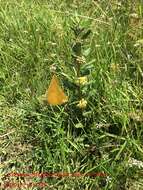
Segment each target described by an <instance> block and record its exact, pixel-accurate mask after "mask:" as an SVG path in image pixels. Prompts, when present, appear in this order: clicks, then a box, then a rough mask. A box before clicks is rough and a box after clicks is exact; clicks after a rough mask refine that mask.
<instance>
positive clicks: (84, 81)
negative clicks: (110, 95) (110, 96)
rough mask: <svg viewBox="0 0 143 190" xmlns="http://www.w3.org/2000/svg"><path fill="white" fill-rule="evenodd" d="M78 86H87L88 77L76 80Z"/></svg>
mask: <svg viewBox="0 0 143 190" xmlns="http://www.w3.org/2000/svg"><path fill="white" fill-rule="evenodd" d="M76 84H78V85H85V84H87V77H78V79H77V80H76Z"/></svg>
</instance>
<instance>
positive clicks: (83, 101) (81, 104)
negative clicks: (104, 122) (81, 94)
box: [77, 98, 87, 108]
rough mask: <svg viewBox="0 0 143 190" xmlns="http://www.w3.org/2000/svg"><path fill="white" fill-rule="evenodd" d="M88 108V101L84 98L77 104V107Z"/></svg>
mask: <svg viewBox="0 0 143 190" xmlns="http://www.w3.org/2000/svg"><path fill="white" fill-rule="evenodd" d="M86 106H87V101H86V100H85V99H84V98H82V99H81V100H80V101H79V103H78V104H77V107H79V108H86Z"/></svg>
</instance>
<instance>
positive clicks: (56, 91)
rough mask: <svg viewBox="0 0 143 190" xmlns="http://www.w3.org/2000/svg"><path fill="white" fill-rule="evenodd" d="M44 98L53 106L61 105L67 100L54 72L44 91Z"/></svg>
mask: <svg viewBox="0 0 143 190" xmlns="http://www.w3.org/2000/svg"><path fill="white" fill-rule="evenodd" d="M46 99H47V101H48V103H49V104H51V105H53V106H56V105H61V104H63V103H65V102H67V101H68V97H67V96H66V95H65V93H64V92H63V90H62V89H61V87H60V85H59V81H58V79H57V77H56V75H55V74H54V75H53V77H52V80H51V82H50V85H49V88H48V90H47V92H46Z"/></svg>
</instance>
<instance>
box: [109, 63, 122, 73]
mask: <svg viewBox="0 0 143 190" xmlns="http://www.w3.org/2000/svg"><path fill="white" fill-rule="evenodd" d="M110 67H111V70H112V71H114V72H116V71H119V70H120V68H119V64H115V63H112V64H111V66H110Z"/></svg>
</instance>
